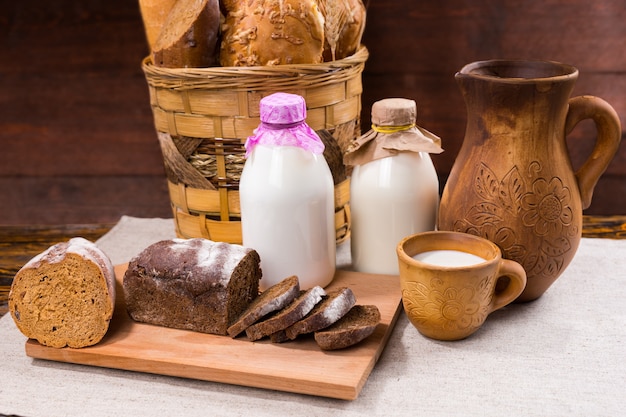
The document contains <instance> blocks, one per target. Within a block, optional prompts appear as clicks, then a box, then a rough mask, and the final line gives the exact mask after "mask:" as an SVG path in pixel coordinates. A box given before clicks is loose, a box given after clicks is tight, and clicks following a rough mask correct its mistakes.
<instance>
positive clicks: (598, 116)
mask: <svg viewBox="0 0 626 417" xmlns="http://www.w3.org/2000/svg"><path fill="white" fill-rule="evenodd" d="M585 119H592V120H593V122H594V123H595V125H596V129H597V132H598V138H597V140H596V144H595V146H594V148H593V151H592V152H591V155H589V158H587V160H586V161H585V163H584V164H583V165H582V166H581V167H580V169H579V170H578V171H577V172H576V174H575V175H576V179H577V181H578V188H579V190H580V198H581V202H582V208H583V210H584V209H586V208H588V207H589V206H590V205H591V197H592V196H593V189H594V187H595V186H596V184H597V182H598V180H599V179H600V176H601V175H602V174H603V173H604V171H605V170H606V169H607V167H608V166H609V163H610V162H611V160H612V159H613V157H614V156H615V154H616V153H617V149H618V148H619V143H620V140H621V138H622V127H621V122H620V119H619V116H618V115H617V112H616V111H615V109H613V107H612V106H611V105H610V104H609V103H607V102H606V101H604V100H602V99H601V98H599V97H594V96H579V97H573V98H571V99H570V100H569V110H568V112H567V119H566V120H565V134H566V135H567V134H569V133H570V132H571V131H572V130H573V129H574V127H575V126H576V125H577V124H578V123H579V122H581V121H582V120H585Z"/></svg>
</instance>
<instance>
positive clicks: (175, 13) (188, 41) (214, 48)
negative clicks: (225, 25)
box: [152, 0, 221, 68]
mask: <svg viewBox="0 0 626 417" xmlns="http://www.w3.org/2000/svg"><path fill="white" fill-rule="evenodd" d="M220 16H221V15H220V6H219V1H218V0H177V1H176V3H175V4H174V6H173V7H172V10H171V11H170V12H169V14H168V16H167V19H166V21H165V23H164V24H163V29H162V30H161V32H160V34H159V36H158V37H157V39H156V41H155V42H154V45H153V47H152V63H153V64H154V65H156V66H159V67H167V68H203V67H211V66H215V65H218V63H219V30H220V29H219V28H220Z"/></svg>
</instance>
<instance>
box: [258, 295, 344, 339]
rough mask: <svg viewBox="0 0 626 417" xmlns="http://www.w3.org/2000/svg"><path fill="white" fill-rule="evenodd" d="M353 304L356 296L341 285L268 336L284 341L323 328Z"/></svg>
mask: <svg viewBox="0 0 626 417" xmlns="http://www.w3.org/2000/svg"><path fill="white" fill-rule="evenodd" d="M355 304H356V297H355V296H354V293H353V292H352V290H351V289H350V288H348V287H341V288H337V289H335V290H332V291H329V292H328V294H327V295H325V296H324V297H323V299H322V301H321V302H320V303H318V304H317V305H316V306H315V308H313V310H311V312H310V313H309V314H307V315H306V316H305V317H304V318H303V319H302V320H299V321H297V322H295V323H294V324H292V325H291V326H289V327H287V328H286V329H285V330H283V331H280V332H276V333H274V334H272V335H271V336H270V338H271V340H272V341H273V342H284V341H287V340H293V339H295V338H296V337H298V336H299V335H301V334H306V333H313V332H316V331H318V330H321V329H324V328H326V327H328V326H330V325H332V324H334V323H335V322H336V321H337V320H339V319H340V318H342V317H343V316H345V315H346V314H347V313H348V311H350V309H351V308H352V306H354V305H355Z"/></svg>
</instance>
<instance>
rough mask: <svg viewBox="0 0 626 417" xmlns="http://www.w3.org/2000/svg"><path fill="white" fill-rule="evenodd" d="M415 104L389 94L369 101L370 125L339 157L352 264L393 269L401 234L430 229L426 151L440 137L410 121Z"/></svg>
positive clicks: (431, 170) (432, 198)
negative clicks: (346, 183) (345, 172)
mask: <svg viewBox="0 0 626 417" xmlns="http://www.w3.org/2000/svg"><path fill="white" fill-rule="evenodd" d="M416 117H417V105H416V104H415V101H413V100H409V99H404V98H388V99H384V100H380V101H377V102H375V103H374V104H373V106H372V129H371V130H370V131H368V132H367V133H365V134H364V135H362V136H360V137H359V138H357V139H356V141H355V142H354V143H353V144H352V145H351V147H350V148H349V149H348V150H347V152H346V155H345V156H344V161H345V163H346V164H347V165H352V166H354V169H353V171H352V178H351V182H350V208H351V212H352V227H351V235H350V242H351V245H350V246H351V248H350V249H351V255H352V268H353V269H354V270H356V271H359V272H365V273H371V274H390V275H397V274H398V258H397V255H396V246H397V244H398V243H399V242H400V240H402V239H403V238H404V237H406V236H409V235H412V234H414V233H419V232H425V231H430V230H434V229H435V223H436V220H437V208H438V205H439V180H438V178H437V173H436V171H435V167H434V165H433V163H432V161H431V159H430V155H429V154H430V153H440V152H442V151H443V150H442V149H441V140H440V139H439V137H437V136H435V135H434V134H432V133H430V132H429V131H427V130H426V129H423V128H421V127H419V126H417V125H416V124H415V121H416Z"/></svg>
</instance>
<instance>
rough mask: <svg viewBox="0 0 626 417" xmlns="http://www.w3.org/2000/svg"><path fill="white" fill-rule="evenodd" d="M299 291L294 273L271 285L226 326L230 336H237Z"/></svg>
mask: <svg viewBox="0 0 626 417" xmlns="http://www.w3.org/2000/svg"><path fill="white" fill-rule="evenodd" d="M299 293H300V282H299V281H298V277H296V276H295V275H293V276H290V277H288V278H285V279H284V280H282V281H280V282H278V283H276V284H274V285H272V286H271V287H269V288H268V289H266V290H265V291H263V292H262V293H261V294H260V295H259V296H258V297H257V298H255V299H254V301H253V302H252V304H250V306H249V307H248V308H247V309H246V310H245V311H244V312H243V313H242V314H241V315H240V316H239V318H237V320H236V321H235V322H234V323H233V324H232V325H231V326H230V327H229V328H228V334H229V335H230V336H231V337H237V336H238V335H239V334H240V333H241V332H243V331H244V330H246V328H248V326H251V325H252V324H254V323H256V322H257V321H258V320H260V319H261V318H263V317H264V316H266V315H267V314H270V313H273V312H274V311H278V310H281V309H283V308H284V307H285V306H287V305H289V303H291V302H292V301H293V300H294V299H295V298H296V297H297V296H298V294H299Z"/></svg>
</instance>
